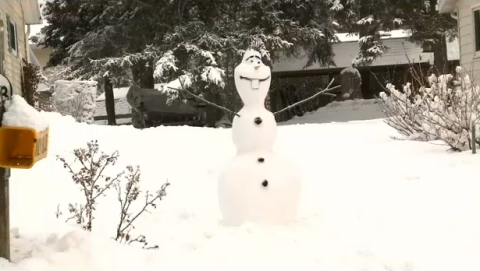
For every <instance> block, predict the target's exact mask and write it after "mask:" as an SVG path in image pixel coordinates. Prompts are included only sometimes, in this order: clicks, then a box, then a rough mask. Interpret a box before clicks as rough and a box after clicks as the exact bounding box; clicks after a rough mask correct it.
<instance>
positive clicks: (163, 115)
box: [127, 86, 205, 128]
mask: <svg viewBox="0 0 480 271" xmlns="http://www.w3.org/2000/svg"><path fill="white" fill-rule="evenodd" d="M127 101H128V103H129V104H130V106H131V107H132V124H133V126H134V127H136V128H147V127H155V126H159V125H190V126H204V124H205V109H204V108H205V104H202V103H199V102H198V101H197V100H195V99H194V98H186V99H184V100H182V99H175V100H173V101H170V100H169V96H168V94H167V93H165V92H161V91H158V90H157V89H147V88H140V87H138V86H131V87H130V89H129V90H128V93H127Z"/></svg>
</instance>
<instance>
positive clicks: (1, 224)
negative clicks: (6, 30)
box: [0, 75, 12, 261]
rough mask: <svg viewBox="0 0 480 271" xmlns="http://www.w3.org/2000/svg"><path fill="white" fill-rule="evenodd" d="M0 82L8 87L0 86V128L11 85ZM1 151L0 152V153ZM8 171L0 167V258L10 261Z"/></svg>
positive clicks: (0, 79) (2, 78)
mask: <svg viewBox="0 0 480 271" xmlns="http://www.w3.org/2000/svg"><path fill="white" fill-rule="evenodd" d="M0 82H2V83H5V82H8V85H7V86H5V84H2V85H1V86H0V90H1V92H0V127H1V125H2V120H3V113H4V112H5V107H4V105H5V101H7V100H9V99H10V98H11V97H12V85H11V84H10V81H8V79H7V78H6V77H5V76H3V75H0ZM1 151H2V150H0V152H1ZM9 179H10V169H9V168H3V167H0V258H4V259H7V260H8V261H10V198H9Z"/></svg>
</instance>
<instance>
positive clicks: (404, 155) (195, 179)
mask: <svg viewBox="0 0 480 271" xmlns="http://www.w3.org/2000/svg"><path fill="white" fill-rule="evenodd" d="M347 105H348V104H343V105H341V106H330V107H326V108H325V109H321V110H320V111H318V112H316V113H311V114H308V115H307V116H305V117H303V118H297V119H295V120H292V121H290V123H289V124H291V125H282V126H281V127H280V128H279V131H278V138H277V144H276V151H277V152H278V153H279V154H281V155H286V156H289V157H290V158H292V159H293V160H295V161H296V162H297V163H298V164H299V165H300V167H301V170H302V174H303V192H302V198H301V203H300V209H299V213H298V221H297V223H296V224H294V225H291V226H278V227H261V226H255V225H245V226H242V227H239V228H229V227H225V226H222V223H221V221H220V212H219V208H218V205H217V187H216V179H217V176H218V173H219V171H220V169H221V168H222V166H223V165H224V164H225V163H226V162H227V161H228V159H229V158H230V157H231V156H233V155H234V151H235V150H234V147H233V144H232V142H231V134H230V133H231V130H230V129H207V128H193V127H157V128H151V129H145V130H135V129H133V128H131V127H127V126H119V127H109V126H96V125H86V124H78V123H74V121H73V120H72V119H70V118H67V117H58V116H57V115H55V114H48V115H49V116H50V118H51V123H50V136H51V141H50V143H51V144H50V153H49V157H48V159H45V160H42V161H40V162H39V163H38V164H37V165H36V166H35V167H34V168H33V169H31V170H13V172H12V178H11V180H10V186H11V226H12V254H13V263H12V264H10V263H6V262H5V261H0V269H3V270H13V269H15V268H18V269H21V270H26V269H30V270H43V269H56V270H60V269H62V270H102V269H103V270H148V269H149V270H172V269H176V270H180V269H183V268H189V269H195V270H227V269H232V270H233V269H238V270H244V269H271V270H286V269H292V270H293V269H295V270H305V269H311V270H313V269H315V270H479V269H480V261H479V260H478V255H480V167H479V164H480V155H472V154H471V153H470V152H464V153H448V152H447V151H446V150H447V148H446V147H444V146H439V145H437V144H433V143H421V142H409V141H395V140H393V139H391V138H390V136H392V135H396V133H395V131H393V130H392V129H391V128H390V127H388V126H387V125H385V124H384V123H383V121H382V120H380V119H375V120H367V121H360V120H359V119H365V118H364V117H359V118H356V120H357V121H354V122H342V123H339V122H336V123H324V124H314V122H315V120H316V119H317V120H318V122H327V116H330V117H331V116H333V114H332V112H333V111H335V110H336V113H335V114H334V116H338V115H339V114H340V115H342V116H343V117H341V118H335V119H334V120H335V121H346V120H347V118H346V116H347V115H348V114H350V116H352V115H353V116H361V115H362V110H353V109H352V108H354V107H351V106H347ZM367 107H368V106H367ZM342 108H343V109H342ZM332 110H333V111H332ZM372 110H373V109H372ZM347 111H348V112H350V113H348V114H347V113H346V112H347ZM365 112H366V111H365ZM302 119H303V121H302ZM295 123H309V124H304V125H295ZM90 139H98V140H99V144H100V147H101V149H102V150H103V151H105V152H112V151H114V150H117V149H118V150H119V151H120V159H119V161H118V163H117V165H116V168H115V169H116V170H117V171H120V170H122V169H123V168H124V166H125V165H127V164H132V165H137V164H139V165H140V166H141V168H142V182H143V183H144V184H143V186H142V187H143V189H145V190H146V189H155V188H159V187H160V186H161V185H162V184H163V183H164V182H165V181H167V179H168V180H169V182H171V186H170V187H168V190H167V194H168V195H167V196H166V197H165V198H164V201H162V202H160V203H159V204H158V208H157V209H155V210H153V211H152V212H151V213H150V214H145V216H144V217H142V218H141V220H140V221H139V223H138V224H137V227H136V229H135V233H136V234H144V235H146V236H147V238H148V240H149V242H150V244H152V245H153V244H157V245H159V249H158V250H142V249H139V248H136V247H131V246H126V245H120V244H117V243H115V242H114V241H113V240H112V239H111V237H113V236H114V234H115V226H116V222H117V219H118V216H119V209H118V205H117V201H116V194H115V190H112V191H109V192H108V196H107V197H105V198H101V199H100V202H99V209H98V214H97V215H96V219H95V220H94V225H93V228H94V232H93V233H91V234H90V233H85V232H83V231H81V230H80V229H77V228H75V227H73V226H67V225H66V224H65V223H64V220H65V219H66V217H67V216H68V212H67V210H66V209H65V207H66V205H67V204H68V203H75V202H78V201H79V199H81V194H80V192H79V191H78V190H77V187H76V186H75V185H74V183H73V181H72V180H71V178H70V176H69V175H68V174H67V172H66V170H65V169H64V168H63V166H62V164H61V163H60V162H58V161H56V160H55V156H56V155H62V156H67V157H68V158H71V155H69V153H70V152H71V151H72V149H73V148H77V147H83V146H85V143H86V142H87V141H88V140H90ZM110 173H112V174H113V172H110ZM58 204H60V206H61V207H63V209H62V211H63V216H62V217H61V219H56V216H55V212H56V210H57V205H58Z"/></svg>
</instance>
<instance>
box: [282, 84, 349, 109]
mask: <svg viewBox="0 0 480 271" xmlns="http://www.w3.org/2000/svg"><path fill="white" fill-rule="evenodd" d="M334 80H335V79H332V81H330V83H329V84H328V86H327V88H325V89H324V90H320V91H319V92H317V93H315V94H314V95H312V96H310V97H308V98H306V99H303V100H301V101H299V102H296V103H294V104H292V105H290V106H287V107H285V108H283V109H281V110H279V111H277V112H275V113H273V115H278V114H280V113H282V112H285V111H287V110H288V109H291V108H293V107H295V106H298V105H300V104H303V103H305V102H308V101H310V100H312V99H313V98H315V97H317V96H319V95H329V96H336V95H335V94H332V93H326V92H328V91H332V90H334V89H337V88H339V87H340V86H335V87H333V88H330V86H331V85H332V84H333V81H334Z"/></svg>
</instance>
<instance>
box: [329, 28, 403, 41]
mask: <svg viewBox="0 0 480 271" xmlns="http://www.w3.org/2000/svg"><path fill="white" fill-rule="evenodd" d="M380 35H382V39H399V38H407V37H409V36H410V31H408V30H403V29H399V30H392V31H389V32H386V31H380ZM335 36H337V38H338V39H339V40H340V42H353V41H358V40H359V36H358V34H349V33H337V34H335Z"/></svg>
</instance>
